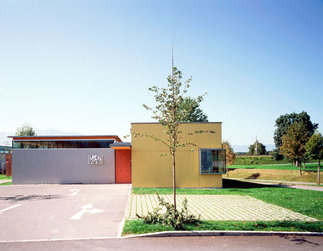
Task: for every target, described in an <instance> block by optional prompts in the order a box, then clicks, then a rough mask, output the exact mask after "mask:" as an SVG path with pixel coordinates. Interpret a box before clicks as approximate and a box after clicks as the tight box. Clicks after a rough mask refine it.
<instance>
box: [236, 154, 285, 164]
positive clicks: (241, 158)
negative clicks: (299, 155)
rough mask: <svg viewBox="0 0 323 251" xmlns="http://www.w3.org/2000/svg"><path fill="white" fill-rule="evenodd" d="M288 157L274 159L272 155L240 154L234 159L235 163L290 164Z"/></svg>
mask: <svg viewBox="0 0 323 251" xmlns="http://www.w3.org/2000/svg"><path fill="white" fill-rule="evenodd" d="M290 163H291V161H290V160H288V159H283V160H279V161H277V160H274V159H273V158H272V156H271V155H257V156H248V155H247V156H245V155H238V156H236V158H235V160H234V164H235V165H266V164H272V165H274V164H290Z"/></svg>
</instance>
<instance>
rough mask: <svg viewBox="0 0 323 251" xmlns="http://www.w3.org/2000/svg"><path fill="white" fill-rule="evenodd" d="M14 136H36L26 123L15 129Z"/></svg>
mask: <svg viewBox="0 0 323 251" xmlns="http://www.w3.org/2000/svg"><path fill="white" fill-rule="evenodd" d="M16 136H36V132H35V130H34V129H33V128H32V126H31V125H29V124H28V123H27V122H25V123H24V124H23V126H22V127H19V128H17V130H16Z"/></svg>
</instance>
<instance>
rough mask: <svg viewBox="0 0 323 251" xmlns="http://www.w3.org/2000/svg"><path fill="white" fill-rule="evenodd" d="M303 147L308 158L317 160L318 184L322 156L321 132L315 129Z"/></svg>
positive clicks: (322, 139)
mask: <svg viewBox="0 0 323 251" xmlns="http://www.w3.org/2000/svg"><path fill="white" fill-rule="evenodd" d="M305 149H306V152H307V154H308V155H309V157H310V158H312V159H314V160H318V162H319V164H318V167H317V184H319V185H320V168H321V167H320V164H321V163H320V161H321V159H322V158H323V137H322V134H321V133H319V132H318V131H316V132H315V133H314V134H313V135H312V136H311V137H310V139H309V140H308V142H307V143H306V145H305Z"/></svg>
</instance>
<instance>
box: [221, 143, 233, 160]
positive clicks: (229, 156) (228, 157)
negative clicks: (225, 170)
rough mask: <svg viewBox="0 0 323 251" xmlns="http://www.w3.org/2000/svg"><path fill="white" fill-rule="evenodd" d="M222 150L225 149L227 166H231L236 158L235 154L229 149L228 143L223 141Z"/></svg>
mask: <svg viewBox="0 0 323 251" xmlns="http://www.w3.org/2000/svg"><path fill="white" fill-rule="evenodd" d="M222 148H224V149H225V161H226V164H227V165H233V163H234V159H235V158H236V154H235V152H234V151H233V148H232V147H231V145H230V143H229V141H226V140H225V141H223V142H222Z"/></svg>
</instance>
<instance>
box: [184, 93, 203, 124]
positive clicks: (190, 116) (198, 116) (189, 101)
mask: <svg viewBox="0 0 323 251" xmlns="http://www.w3.org/2000/svg"><path fill="white" fill-rule="evenodd" d="M178 108H179V109H180V110H184V111H188V112H186V116H185V117H183V120H182V121H181V122H209V121H208V119H207V115H206V114H205V113H203V111H202V110H201V108H200V103H198V102H196V99H194V98H191V97H185V98H184V99H183V101H182V102H181V103H180V104H179V107H178Z"/></svg>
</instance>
